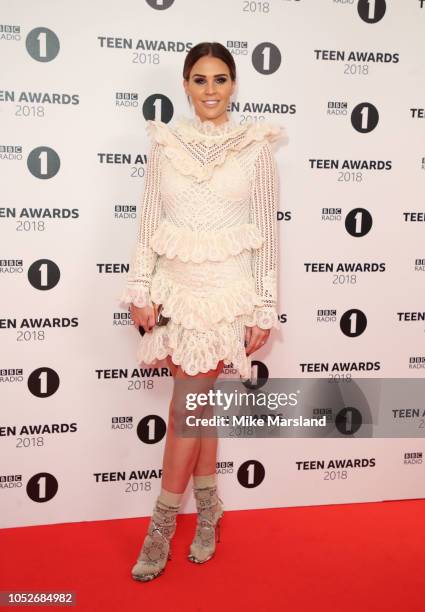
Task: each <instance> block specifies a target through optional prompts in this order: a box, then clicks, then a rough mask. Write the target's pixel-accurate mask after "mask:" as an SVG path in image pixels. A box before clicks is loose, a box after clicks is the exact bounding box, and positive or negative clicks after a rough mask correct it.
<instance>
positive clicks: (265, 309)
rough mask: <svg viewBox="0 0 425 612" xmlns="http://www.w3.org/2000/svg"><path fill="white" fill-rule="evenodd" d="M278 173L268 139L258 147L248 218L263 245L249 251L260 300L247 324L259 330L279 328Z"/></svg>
mask: <svg viewBox="0 0 425 612" xmlns="http://www.w3.org/2000/svg"><path fill="white" fill-rule="evenodd" d="M278 201H279V176H278V173H277V168H276V161H275V159H274V155H273V151H272V149H271V146H270V144H269V142H268V141H266V142H265V144H264V145H263V146H262V147H261V149H260V151H259V153H258V157H257V159H256V162H255V167H254V177H253V185H252V197H251V206H250V220H251V222H253V223H255V224H256V226H257V227H258V228H259V230H260V232H261V235H262V237H263V244H262V246H260V247H259V248H257V249H254V250H253V251H252V272H253V276H254V279H255V291H256V294H257V295H258V296H259V297H260V299H261V301H262V305H261V306H255V309H254V315H253V318H252V321H251V322H250V325H249V326H252V325H258V327H261V328H262V329H270V328H271V327H279V320H278V315H277V310H276V305H277V277H278V269H277V262H278V231H277V207H278Z"/></svg>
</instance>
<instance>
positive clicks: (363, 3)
mask: <svg viewBox="0 0 425 612" xmlns="http://www.w3.org/2000/svg"><path fill="white" fill-rule="evenodd" d="M386 10H387V3H386V2H385V0H358V3H357V12H358V15H359V17H360V19H362V20H363V21H365V22H366V23H378V21H381V19H382V18H383V16H384V15H385V12H386Z"/></svg>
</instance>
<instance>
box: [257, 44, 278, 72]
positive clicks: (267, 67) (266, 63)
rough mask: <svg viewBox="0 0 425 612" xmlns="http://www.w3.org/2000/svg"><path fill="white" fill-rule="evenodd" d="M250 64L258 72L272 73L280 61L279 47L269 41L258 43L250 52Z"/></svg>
mask: <svg viewBox="0 0 425 612" xmlns="http://www.w3.org/2000/svg"><path fill="white" fill-rule="evenodd" d="M251 60H252V65H253V67H254V68H255V70H256V71H257V72H259V73H260V74H273V73H274V72H276V71H277V70H278V69H279V68H280V65H281V63H282V54H281V52H280V50H279V47H277V46H276V45H274V44H273V43H271V42H262V43H260V44H258V45H257V46H256V47H255V49H254V51H253V52H252V58H251Z"/></svg>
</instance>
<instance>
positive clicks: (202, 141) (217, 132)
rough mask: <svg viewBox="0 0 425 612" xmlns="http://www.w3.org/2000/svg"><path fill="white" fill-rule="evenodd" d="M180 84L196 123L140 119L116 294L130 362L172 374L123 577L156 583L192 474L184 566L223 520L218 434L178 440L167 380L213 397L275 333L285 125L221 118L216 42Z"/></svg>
mask: <svg viewBox="0 0 425 612" xmlns="http://www.w3.org/2000/svg"><path fill="white" fill-rule="evenodd" d="M183 77H184V79H183V85H184V89H185V91H186V94H187V95H188V97H189V99H190V101H191V104H192V106H193V110H194V116H193V117H192V118H185V117H181V118H179V119H177V120H176V122H175V124H174V126H171V125H168V124H165V123H163V122H161V121H148V122H147V130H148V133H149V134H150V136H151V138H152V145H151V151H150V155H149V159H148V164H147V171H146V179H145V188H144V195H143V202H142V211H141V219H140V227H139V232H138V239H137V245H136V248H135V251H134V255H133V258H132V261H131V264H130V271H129V274H128V277H127V285H126V287H125V290H124V292H123V294H122V295H121V296H120V302H121V305H122V306H124V307H128V304H130V305H131V306H130V307H131V316H132V319H133V321H134V324H135V325H136V327H139V326H141V327H142V328H143V330H144V332H145V333H144V334H143V336H142V338H141V341H140V348H139V351H138V360H139V362H144V363H149V364H156V362H157V361H158V360H161V359H166V360H167V364H168V367H169V368H170V369H171V372H172V375H173V377H174V390H173V397H172V399H171V403H170V410H169V421H168V428H167V437H166V443H165V450H164V459H163V476H162V482H161V492H160V495H159V496H158V498H157V500H156V503H155V507H154V510H153V514H152V517H151V521H150V524H149V527H148V532H147V535H146V537H145V540H144V542H143V546H142V549H141V551H140V554H139V557H138V560H137V563H136V564H135V565H134V567H133V568H132V576H133V577H134V578H135V579H136V580H142V581H145V580H151V579H153V578H155V577H157V576H159V575H160V574H161V573H162V571H163V570H164V567H165V565H166V563H167V559H168V558H170V541H171V538H172V536H173V535H174V532H175V529H176V515H177V513H178V510H179V508H180V505H181V500H182V497H183V494H184V491H185V489H186V486H187V483H188V481H189V478H190V476H191V475H192V474H193V485H194V495H195V500H196V506H197V511H198V517H197V526H196V532H195V536H194V539H193V542H192V544H191V546H190V551H189V557H188V558H189V560H191V561H193V562H195V563H204V562H205V561H208V560H209V559H211V557H212V556H213V554H214V552H215V535H216V529H217V533H218V527H219V521H220V519H221V517H222V516H223V510H224V506H223V502H222V500H221V499H220V498H219V497H218V495H217V484H216V456H217V437H210V438H202V437H199V436H198V437H191V438H189V437H182V436H177V435H176V431H175V429H176V428H175V426H176V417H177V411H179V410H181V413H179V414H183V412H184V407H183V402H182V397H181V394H180V396H179V394H178V392H177V390H176V388H177V382H178V381H183V382H184V380H189V379H190V380H191V381H196V383H199V385H201V387H199V386H198V389H199V388H202V389H203V390H205V389H207V388H211V387H212V386H213V385H214V381H215V380H216V378H217V377H218V376H219V374H220V372H221V371H222V369H223V367H224V365H225V364H226V365H228V364H230V363H232V364H233V367H234V368H236V369H237V370H238V371H239V373H240V375H241V376H244V377H247V376H248V375H249V372H250V364H249V356H250V355H251V354H252V353H253V352H254V351H256V350H257V349H258V348H260V347H261V346H263V345H264V344H265V343H266V341H267V340H268V338H269V334H270V330H271V328H272V327H278V317H277V311H276V296H277V226H276V223H277V219H276V216H277V203H278V176H277V172H276V164H275V160H274V157H273V153H272V149H271V147H270V142H271V141H273V140H276V139H278V138H279V137H282V136H284V135H285V132H284V128H283V127H282V126H276V125H271V124H270V123H268V122H259V123H255V124H254V123H245V124H243V125H239V124H237V123H236V122H234V121H233V120H232V119H231V118H229V117H228V115H227V107H228V105H229V101H230V98H231V96H232V94H233V92H234V89H235V85H236V68H235V63H234V60H233V56H232V55H231V53H230V52H229V51H228V50H227V49H226V48H225V47H224V46H223V45H221V44H219V43H216V42H214V43H207V42H205V43H200V44H198V45H196V46H195V47H193V48H192V49H191V50H190V51H189V53H188V54H187V56H186V59H185V63H184V68H183ZM161 308H162V311H161V316H160V320H158V314H159V309H161ZM161 323H166V324H165V325H162V324H161ZM191 414H193V413H191Z"/></svg>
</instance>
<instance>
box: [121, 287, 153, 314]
mask: <svg viewBox="0 0 425 612" xmlns="http://www.w3.org/2000/svg"><path fill="white" fill-rule="evenodd" d="M130 304H134V305H135V306H137V307H138V308H142V307H143V306H151V305H152V301H151V298H150V293H149V289H147V288H146V287H142V286H140V285H139V286H132V285H130V284H127V286H126V287H125V288H124V291H123V292H122V293H121V295H120V296H119V297H118V306H119V307H120V308H124V309H127V308H128V307H129V305H130Z"/></svg>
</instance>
